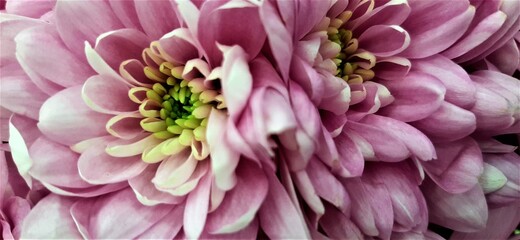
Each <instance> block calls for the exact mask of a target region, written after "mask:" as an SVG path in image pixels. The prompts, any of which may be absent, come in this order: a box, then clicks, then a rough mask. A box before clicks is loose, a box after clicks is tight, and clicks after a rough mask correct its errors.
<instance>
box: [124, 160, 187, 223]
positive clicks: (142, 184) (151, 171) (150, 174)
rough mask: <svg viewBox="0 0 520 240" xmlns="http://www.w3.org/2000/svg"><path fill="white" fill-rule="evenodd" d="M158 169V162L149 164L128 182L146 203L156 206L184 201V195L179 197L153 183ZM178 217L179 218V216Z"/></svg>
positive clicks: (141, 200)
mask: <svg viewBox="0 0 520 240" xmlns="http://www.w3.org/2000/svg"><path fill="white" fill-rule="evenodd" d="M156 171H157V164H155V165H150V166H148V167H147V168H146V169H145V170H143V171H142V172H141V173H140V174H139V175H137V176H136V177H134V178H132V179H129V180H128V184H129V185H130V187H131V188H132V189H133V190H134V193H135V195H136V197H137V199H138V200H139V202H141V203H142V204H144V205H147V206H154V205H157V204H161V203H166V204H179V203H181V202H183V201H184V199H185V198H184V197H177V196H173V195H171V194H168V193H165V192H162V191H159V190H157V189H156V188H155V186H154V185H153V183H152V179H153V178H154V176H155V173H156ZM177 218H179V217H178V216H177Z"/></svg>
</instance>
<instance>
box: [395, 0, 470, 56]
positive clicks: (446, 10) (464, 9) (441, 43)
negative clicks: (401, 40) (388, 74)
mask: <svg viewBox="0 0 520 240" xmlns="http://www.w3.org/2000/svg"><path fill="white" fill-rule="evenodd" d="M409 4H410V7H411V9H412V12H411V13H410V16H409V17H408V19H407V20H406V21H405V22H404V23H403V25H402V27H403V28H404V29H406V30H407V31H408V33H409V34H410V38H411V39H413V40H412V42H411V44H410V46H409V47H408V48H407V49H406V50H405V51H404V52H403V53H402V54H403V56H405V57H409V58H424V57H428V56H431V55H434V54H436V53H439V52H441V51H443V50H445V49H446V48H448V47H449V46H450V45H452V44H453V43H455V41H457V39H458V38H460V37H461V36H462V35H463V34H464V32H465V31H466V29H467V28H468V27H469V24H470V23H471V20H472V18H473V15H475V7H473V6H470V5H469V2H468V1H466V0H456V1H440V2H432V1H422V0H414V1H410V2H409Z"/></svg>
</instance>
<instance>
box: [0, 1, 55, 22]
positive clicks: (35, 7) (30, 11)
mask: <svg viewBox="0 0 520 240" xmlns="http://www.w3.org/2000/svg"><path fill="white" fill-rule="evenodd" d="M29 4H30V6H31V7H30V8H29V7H27V6H28V5H29ZM55 4H56V1H54V0H46V1H37V2H34V1H31V0H17V1H9V2H6V4H5V10H6V12H8V13H12V14H16V15H21V16H26V17H31V18H39V17H41V16H42V15H43V14H45V13H47V12H49V11H51V10H52V8H53V7H54V5H55Z"/></svg>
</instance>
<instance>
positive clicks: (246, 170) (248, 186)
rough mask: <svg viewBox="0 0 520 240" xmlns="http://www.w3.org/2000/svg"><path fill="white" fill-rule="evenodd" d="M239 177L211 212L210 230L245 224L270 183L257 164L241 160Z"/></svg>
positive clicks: (227, 230) (233, 228)
mask: <svg viewBox="0 0 520 240" xmlns="http://www.w3.org/2000/svg"><path fill="white" fill-rule="evenodd" d="M237 178H238V180H237V185H236V186H235V187H234V188H233V189H232V190H230V191H228V192H226V196H225V197H224V200H223V202H222V204H221V205H220V206H219V207H218V208H217V210H215V211H214V212H212V213H211V214H210V215H209V216H208V219H207V222H206V231H208V232H209V233H219V234H221V233H233V232H236V231H238V230H242V229H244V228H246V227H247V226H248V225H249V224H250V223H251V221H253V219H254V217H255V216H256V213H257V211H258V209H259V208H260V206H261V204H262V202H263V201H264V199H265V196H266V195H267V190H268V183H267V179H266V177H265V175H264V173H263V172H262V171H261V170H260V169H259V168H258V166H257V165H256V164H253V163H252V162H249V161H242V163H241V165H240V166H239V167H238V169H237Z"/></svg>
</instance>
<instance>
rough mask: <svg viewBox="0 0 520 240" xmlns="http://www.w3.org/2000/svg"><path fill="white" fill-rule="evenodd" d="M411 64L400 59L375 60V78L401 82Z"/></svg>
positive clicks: (406, 60) (404, 59)
mask: <svg viewBox="0 0 520 240" xmlns="http://www.w3.org/2000/svg"><path fill="white" fill-rule="evenodd" d="M411 66H412V63H411V62H410V61H409V60H408V59H406V58H401V57H389V58H382V59H377V64H376V66H375V67H374V68H373V70H374V72H375V74H376V76H377V77H378V78H382V79H385V80H401V79H403V78H404V77H405V76H406V75H407V74H408V72H409V71H410V68H411Z"/></svg>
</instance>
